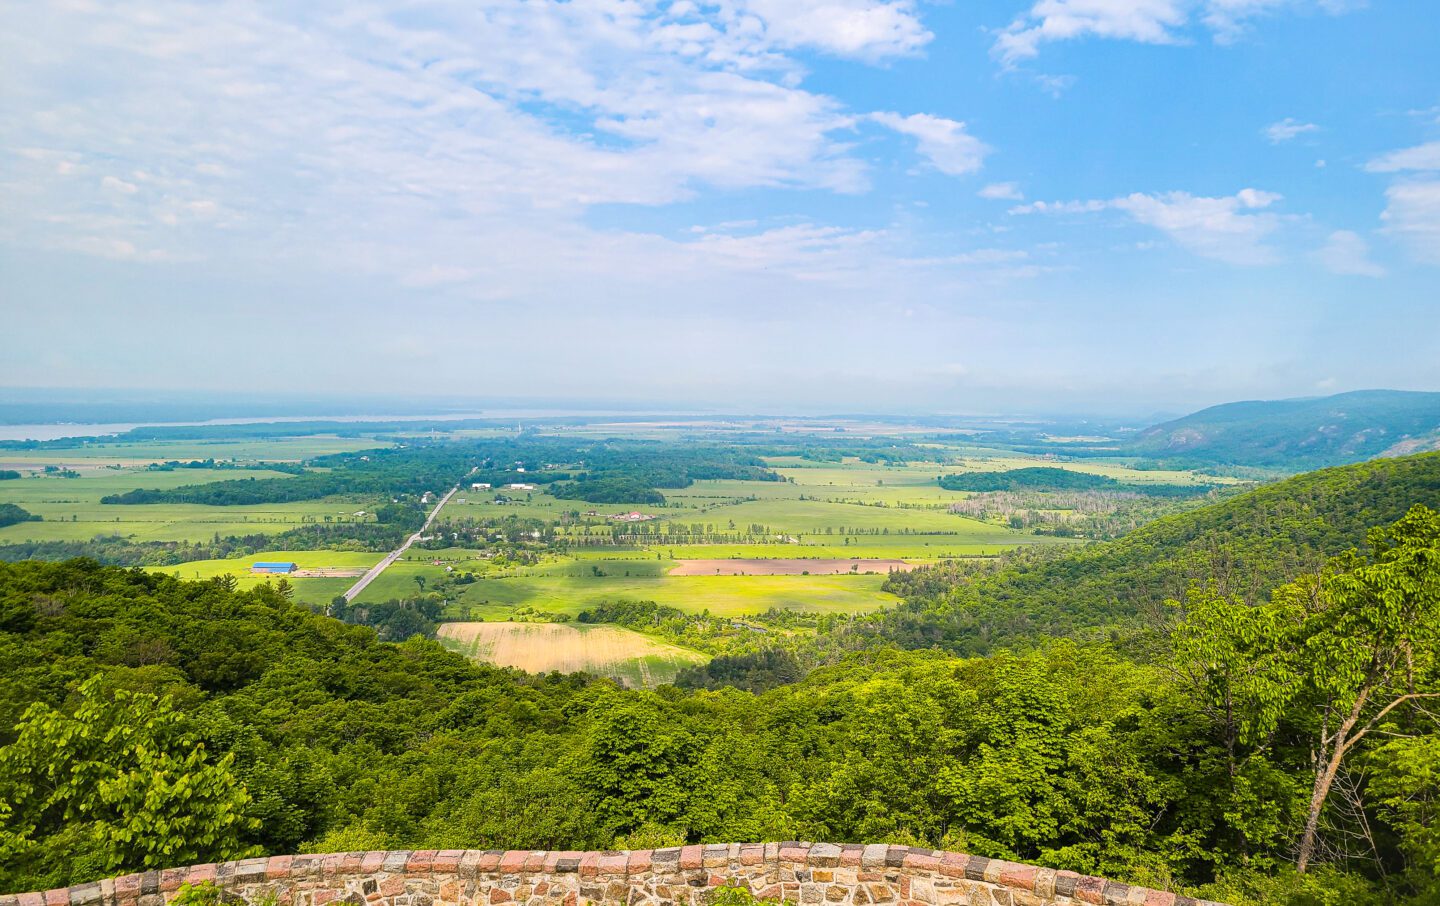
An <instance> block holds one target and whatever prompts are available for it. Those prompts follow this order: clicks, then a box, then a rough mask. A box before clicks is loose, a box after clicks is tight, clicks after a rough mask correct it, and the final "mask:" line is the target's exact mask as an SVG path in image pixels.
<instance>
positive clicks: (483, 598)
mask: <svg viewBox="0 0 1440 906" xmlns="http://www.w3.org/2000/svg"><path fill="white" fill-rule="evenodd" d="M407 567H408V568H407ZM421 569H428V570H430V572H428V573H424V572H419V571H417V570H416V566H415V565H414V564H406V565H404V566H402V565H401V564H397V565H396V566H393V567H391V568H390V569H388V570H386V571H385V574H384V575H383V576H381V578H380V579H378V580H376V581H375V582H374V583H372V584H371V586H370V587H369V588H367V589H366V590H365V593H364V595H363V596H362V599H363V600H366V601H383V600H385V599H387V598H395V597H404V596H407V595H413V594H415V592H416V590H417V585H416V583H415V582H414V580H413V577H414V576H415V575H417V574H419V575H422V576H424V575H428V576H429V577H430V578H431V579H433V578H434V577H435V576H438V575H440V573H439V572H438V568H436V567H431V566H429V565H428V564H424V565H423V566H422V567H421ZM620 572H621V574H619V575H617V574H615V571H614V570H613V569H606V570H605V573H606V574H605V575H603V576H594V575H569V576H567V575H526V574H519V575H510V576H507V577H504V578H489V577H487V578H482V579H479V580H477V581H476V582H474V583H471V584H469V585H461V586H457V587H456V589H455V592H456V597H455V603H454V605H453V606H456V607H458V606H460V605H468V606H469V607H471V608H472V612H473V613H476V614H479V615H483V616H485V617H487V618H489V617H491V616H503V615H504V614H506V613H509V612H510V611H511V610H513V609H514V608H517V607H522V606H523V607H532V608H535V609H537V610H542V611H548V612H552V613H569V614H576V613H579V612H580V611H582V610H586V609H588V608H591V607H594V606H595V605H597V604H600V603H602V602H605V601H615V600H622V599H623V600H640V601H655V602H656V603H659V604H665V605H668V606H670V607H675V608H677V609H679V610H682V611H685V612H687V613H700V612H702V611H709V612H710V613H712V614H716V615H719V616H744V615H747V614H756V613H763V612H764V611H766V610H769V609H771V608H772V607H773V608H779V609H785V610H798V611H807V612H812V613H860V612H863V611H867V610H874V609H876V608H879V607H884V606H888V605H891V604H895V603H897V602H898V600H899V599H898V598H896V597H895V596H894V595H891V594H888V593H886V592H884V591H882V590H881V588H880V586H881V585H882V584H883V583H884V581H885V576H884V575H879V574H876V575H841V576H665V575H646V576H636V575H630V576H625V575H623V570H621V571H620Z"/></svg>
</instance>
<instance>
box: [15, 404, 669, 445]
mask: <svg viewBox="0 0 1440 906" xmlns="http://www.w3.org/2000/svg"><path fill="white" fill-rule="evenodd" d="M673 414H676V413H668V412H622V411H619V410H615V411H611V410H605V411H594V410H581V409H491V410H487V411H485V412H470V413H454V412H447V413H445V414H443V415H277V416H260V417H256V418H213V419H209V420H207V421H190V422H116V423H113V424H65V423H58V424H43V425H0V440H57V439H59V438H62V437H105V436H109V435H115V434H124V433H125V432H127V431H130V430H132V429H134V428H184V427H195V426H204V425H269V424H279V423H282V422H440V421H464V420H466V419H472V418H483V419H492V420H493V419H501V420H508V419H527V418H529V419H534V418H576V417H580V416H587V417H594V418H614V417H621V416H655V415H673Z"/></svg>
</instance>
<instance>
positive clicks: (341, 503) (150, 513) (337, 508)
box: [0, 468, 369, 543]
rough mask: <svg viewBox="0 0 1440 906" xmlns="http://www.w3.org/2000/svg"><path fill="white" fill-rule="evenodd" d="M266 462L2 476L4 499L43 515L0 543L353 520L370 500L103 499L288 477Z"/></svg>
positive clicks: (171, 536) (203, 535) (275, 528)
mask: <svg viewBox="0 0 1440 906" xmlns="http://www.w3.org/2000/svg"><path fill="white" fill-rule="evenodd" d="M282 477H285V475H284V473H282V472H274V471H270V470H266V469H176V470H175V471H173V472H152V471H149V470H147V469H143V468H122V469H111V468H103V469H98V470H90V471H85V472H81V473H80V477H79V478H59V477H56V476H54V475H42V476H39V477H28V478H20V479H17V480H14V481H4V482H0V503H14V504H17V505H19V506H21V507H24V508H25V509H26V510H28V511H29V512H31V513H34V514H36V515H37V516H41V517H43V520H44V521H42V522H26V523H21V524H19V525H12V526H7V527H6V528H3V529H0V543H6V542H15V541H88V540H89V539H91V538H95V537H97V536H101V535H120V536H122V537H126V538H132V539H133V540H136V541H205V540H208V539H210V538H212V537H214V535H216V534H217V533H218V534H220V535H221V536H225V535H250V534H276V533H279V532H283V531H286V530H287V529H292V528H295V527H296V526H298V525H301V524H303V523H305V522H306V521H315V522H323V521H324V520H325V518H326V517H329V518H331V519H351V518H355V517H354V516H353V515H352V514H353V513H355V512H356V511H357V510H361V509H369V505H368V504H366V503H363V502H360V501H357V500H345V499H335V498H332V499H328V500H309V501H300V502H296V503H269V504H261V505H257V506H223V507H222V506H204V505H200V504H177V503H152V504H141V505H138V506H124V505H116V504H103V503H101V502H100V498H102V497H104V496H105V495H107V494H118V493H123V492H125V491H130V490H133V489H135V488H156V489H168V488H175V487H180V486H181V485H187V484H203V483H205V482H209V481H228V480H232V479H237V478H282Z"/></svg>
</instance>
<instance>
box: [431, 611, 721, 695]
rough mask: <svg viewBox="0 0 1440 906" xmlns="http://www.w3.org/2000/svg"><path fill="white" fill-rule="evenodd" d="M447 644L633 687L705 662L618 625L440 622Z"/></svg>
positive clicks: (532, 667)
mask: <svg viewBox="0 0 1440 906" xmlns="http://www.w3.org/2000/svg"><path fill="white" fill-rule="evenodd" d="M437 634H438V635H439V637H440V641H441V642H442V643H443V644H444V645H445V646H446V647H447V648H450V649H452V650H455V651H459V652H460V653H462V654H464V655H466V656H467V657H470V658H473V659H474V660H477V661H488V662H490V663H492V664H498V665H500V666H502V667H518V668H519V669H521V670H524V671H526V672H528V673H549V672H550V671H552V670H558V671H560V672H561V673H575V672H577V671H580V670H584V671H588V672H590V673H597V674H600V675H602V676H609V677H613V678H615V679H618V680H622V681H623V682H625V683H627V684H628V685H632V686H657V685H659V684H661V683H667V682H670V681H671V680H673V679H674V678H675V674H676V673H678V672H679V671H680V669H681V668H683V667H689V666H691V665H692V664H698V663H702V662H704V661H706V660H709V658H707V657H706V656H705V655H703V654H701V653H700V652H698V651H691V650H690V649H688V648H681V647H679V646H676V645H668V644H666V643H665V642H661V641H658V640H656V639H652V638H650V637H649V636H646V635H641V634H640V633H638V632H632V631H630V630H628V629H621V628H620V627H618V626H574V625H570V624H566V623H502V622H493V623H441V624H440V630H439V632H438V633H437Z"/></svg>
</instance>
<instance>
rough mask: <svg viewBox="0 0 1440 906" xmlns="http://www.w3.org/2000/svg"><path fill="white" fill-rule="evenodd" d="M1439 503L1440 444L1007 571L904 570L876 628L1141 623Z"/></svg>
mask: <svg viewBox="0 0 1440 906" xmlns="http://www.w3.org/2000/svg"><path fill="white" fill-rule="evenodd" d="M1417 503H1420V504H1425V505H1426V506H1429V507H1440V453H1424V454H1418V455H1414V456H1406V457H1399V458H1393V459H1378V460H1373V461H1371V462H1365V463H1358V464H1355V465H1349V466H1337V467H1334V468H1330V469H1323V470H1321V471H1317V472H1309V473H1306V474H1304V475H1297V476H1295V477H1293V478H1289V479H1286V480H1284V481H1279V482H1276V483H1274V484H1270V485H1266V486H1264V487H1261V488H1258V489H1256V490H1254V491H1251V492H1249V493H1247V494H1243V495H1241V496H1239V497H1234V498H1231V499H1229V500H1226V501H1223V502H1221V503H1217V504H1214V505H1212V506H1207V507H1204V508H1202V509H1199V510H1194V511H1191V512H1187V513H1182V514H1179V515H1175V516H1168V517H1165V518H1163V519H1159V520H1156V521H1155V522H1152V523H1150V524H1149V525H1147V526H1144V527H1142V528H1139V529H1137V530H1135V531H1134V532H1131V533H1130V534H1129V535H1126V536H1125V537H1123V538H1120V539H1118V540H1115V541H1109V542H1102V543H1099V544H1095V545H1091V546H1088V547H1084V548H1080V549H1078V550H1072V551H1069V552H1067V553H1065V554H1063V555H1059V556H1055V555H1049V556H1047V555H1044V554H1031V555H1016V556H1014V557H1012V558H1011V559H1010V560H1009V561H1008V563H1007V565H1006V566H1005V567H1004V568H1003V569H1001V570H1000V571H998V572H993V573H986V572H979V571H976V570H975V568H974V567H971V566H969V565H966V564H964V563H960V562H957V563H954V564H949V565H941V566H937V567H931V568H927V569H919V570H915V571H913V572H910V573H903V574H896V575H893V576H891V577H890V579H889V580H888V581H887V582H886V586H885V587H886V590H888V591H891V592H893V593H895V594H899V595H901V596H902V597H904V598H906V601H907V603H906V605H905V606H904V607H902V608H899V609H898V610H896V611H892V612H890V613H889V614H885V615H881V616H879V617H877V618H876V619H875V621H874V622H875V624H876V625H875V626H873V627H872V630H871V631H874V632H877V633H878V634H880V635H882V636H884V637H886V638H889V639H891V640H894V641H898V642H900V643H901V644H903V645H905V646H906V647H930V646H932V645H938V646H941V647H945V648H949V649H951V650H954V651H959V652H966V653H978V652H983V651H989V650H991V649H993V648H995V647H997V646H1003V645H1006V644H1011V643H1015V642H1018V641H1022V640H1025V639H1028V638H1032V637H1034V636H1037V635H1070V634H1073V633H1077V632H1078V633H1085V632H1087V631H1088V632H1096V631H1100V630H1106V629H1109V628H1111V627H1113V626H1115V625H1117V624H1125V623H1131V624H1133V623H1134V622H1135V620H1136V618H1137V616H1141V615H1145V614H1155V613H1158V612H1159V611H1160V608H1161V607H1162V605H1163V603H1164V601H1165V600H1166V599H1167V598H1180V597H1183V596H1184V594H1185V590H1186V588H1187V587H1188V586H1189V585H1190V584H1191V583H1192V582H1196V581H1203V580H1207V579H1216V580H1217V581H1219V582H1220V583H1221V585H1222V587H1223V588H1224V589H1225V590H1226V591H1227V592H1230V593H1235V594H1243V595H1246V596H1247V597H1249V598H1250V599H1252V600H1255V599H1259V598H1261V597H1263V596H1265V595H1268V594H1269V591H1270V589H1272V588H1274V587H1275V586H1276V585H1278V584H1280V583H1281V582H1284V581H1286V580H1288V579H1290V578H1292V577H1294V576H1296V575H1298V574H1299V573H1300V572H1302V571H1304V570H1306V569H1310V568H1313V567H1315V566H1318V565H1319V564H1321V563H1323V562H1324V561H1325V559H1326V558H1328V557H1331V556H1333V555H1335V554H1338V553H1341V552H1343V551H1345V550H1347V549H1349V548H1351V547H1356V546H1359V545H1362V544H1363V543H1364V541H1365V535H1366V533H1367V532H1368V531H1369V529H1371V528H1372V527H1374V526H1378V525H1385V524H1388V523H1390V522H1393V521H1394V520H1396V519H1399V518H1400V517H1401V516H1402V515H1404V514H1405V512H1406V511H1407V510H1408V509H1409V508H1410V507H1411V506H1413V505H1415V504H1417Z"/></svg>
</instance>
